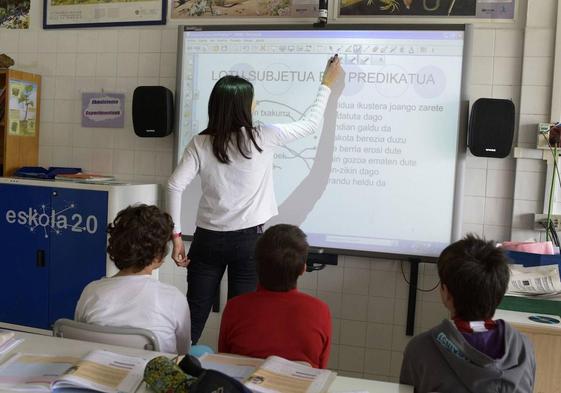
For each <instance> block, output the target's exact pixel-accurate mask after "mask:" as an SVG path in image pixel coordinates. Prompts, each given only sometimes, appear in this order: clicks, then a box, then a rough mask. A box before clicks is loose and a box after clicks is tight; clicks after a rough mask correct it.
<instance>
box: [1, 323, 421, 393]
mask: <svg viewBox="0 0 561 393" xmlns="http://www.w3.org/2000/svg"><path fill="white" fill-rule="evenodd" d="M16 335H17V337H18V338H23V339H24V342H23V343H21V344H20V345H18V346H17V347H16V348H14V349H13V350H12V351H11V352H10V353H8V354H6V355H4V356H3V357H0V362H3V361H4V360H6V359H7V357H8V356H10V355H11V354H12V353H15V352H25V353H34V354H49V355H69V356H76V357H82V356H84V355H85V354H87V353H88V352H90V351H92V350H94V349H105V350H107V351H112V352H117V353H122V354H125V355H132V356H141V357H144V358H146V359H152V358H154V357H156V356H160V355H165V354H162V353H159V352H152V351H144V350H140V349H132V348H125V347H118V346H114V345H104V344H96V343H90V342H85V341H77V340H70V339H66V338H58V337H50V336H42V335H38V334H30V333H20V332H18V333H17V334H16ZM167 356H171V355H167ZM350 391H353V392H358V391H361V392H369V393H413V388H412V387H411V386H404V385H398V384H395V383H388V382H379V381H369V380H366V379H358V378H347V377H337V378H336V379H335V382H334V383H333V385H331V388H330V389H329V392H330V393H343V392H350ZM4 392H7V391H1V390H0V393H4ZM149 392H151V390H150V389H148V388H147V387H146V385H144V384H143V385H142V386H141V387H140V388H139V389H138V390H137V393H149Z"/></svg>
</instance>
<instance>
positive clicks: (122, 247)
mask: <svg viewBox="0 0 561 393" xmlns="http://www.w3.org/2000/svg"><path fill="white" fill-rule="evenodd" d="M172 231H173V221H172V219H171V217H170V215H169V214H167V213H165V212H163V211H161V210H160V209H159V208H158V207H157V206H148V205H135V206H129V207H127V208H126V209H124V210H121V211H120V212H119V213H118V214H117V217H115V220H114V221H113V223H111V224H109V225H108V226H107V233H108V234H109V243H108V246H107V253H108V254H109V258H111V260H112V261H113V262H115V265H116V266H117V268H119V269H120V270H123V269H128V268H133V269H134V271H135V272H139V271H141V270H142V269H144V268H145V267H146V266H148V265H150V264H151V263H152V261H154V259H156V258H163V257H164V256H165V255H166V254H167V251H168V250H167V243H168V241H169V239H170V237H171V234H172Z"/></svg>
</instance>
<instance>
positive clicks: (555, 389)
mask: <svg viewBox="0 0 561 393" xmlns="http://www.w3.org/2000/svg"><path fill="white" fill-rule="evenodd" d="M531 315H543V314H532V313H523V312H518V311H507V310H497V312H496V313H495V316H494V318H495V319H503V320H505V321H507V322H509V323H510V324H511V325H512V326H514V327H515V328H516V329H517V330H519V331H520V332H522V333H524V334H525V335H526V336H528V338H529V339H530V341H532V344H533V345H534V352H535V354H536V385H535V387H534V393H559V392H561V372H560V370H561V324H558V325H546V324H543V323H539V322H533V321H531V320H530V319H528V317H529V316H531ZM549 316H551V317H554V318H555V316H553V315H549ZM557 318H558V319H559V317H557Z"/></svg>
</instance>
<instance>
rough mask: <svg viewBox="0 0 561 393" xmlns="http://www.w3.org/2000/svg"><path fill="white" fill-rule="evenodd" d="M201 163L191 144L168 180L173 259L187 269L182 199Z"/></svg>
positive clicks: (191, 143)
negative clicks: (182, 230) (182, 221)
mask: <svg viewBox="0 0 561 393" xmlns="http://www.w3.org/2000/svg"><path fill="white" fill-rule="evenodd" d="M199 168H200V161H199V156H198V154H197V151H196V149H195V143H194V141H193V140H191V142H189V144H188V145H187V147H186V148H185V151H184V152H183V156H182V157H181V161H179V164H178V165H177V167H176V168H175V170H174V171H173V173H172V174H171V176H170V178H169V180H168V189H167V208H168V213H169V214H170V216H171V218H172V219H173V223H174V227H173V233H174V235H173V236H172V242H173V251H172V254H171V258H172V259H173V260H174V262H175V264H176V265H177V266H179V267H187V265H188V264H189V260H188V259H187V255H186V253H185V244H184V243H183V240H182V239H181V197H182V195H183V191H185V188H186V187H187V186H188V185H189V184H190V183H191V182H192V181H193V179H194V178H195V177H196V176H197V174H198V173H199Z"/></svg>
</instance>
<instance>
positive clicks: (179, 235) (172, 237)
mask: <svg viewBox="0 0 561 393" xmlns="http://www.w3.org/2000/svg"><path fill="white" fill-rule="evenodd" d="M181 235H182V234H181V232H177V233H172V234H171V240H173V239H177V238H178V237H181Z"/></svg>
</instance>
